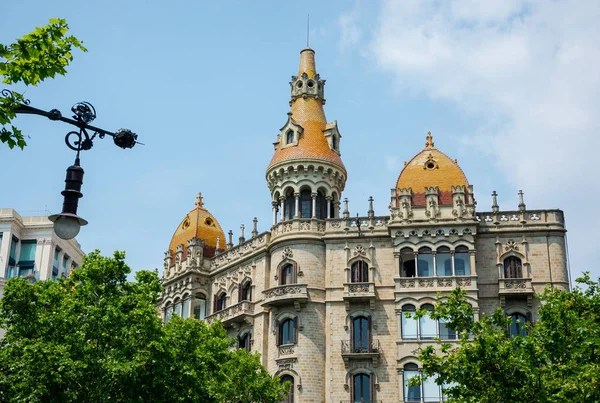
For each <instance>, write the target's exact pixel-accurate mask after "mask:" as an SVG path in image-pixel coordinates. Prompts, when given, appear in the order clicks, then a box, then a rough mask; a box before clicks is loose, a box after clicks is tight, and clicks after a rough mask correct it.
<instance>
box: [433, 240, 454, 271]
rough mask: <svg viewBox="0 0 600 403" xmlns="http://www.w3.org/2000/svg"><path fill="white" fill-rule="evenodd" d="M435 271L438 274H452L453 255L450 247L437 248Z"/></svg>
mask: <svg viewBox="0 0 600 403" xmlns="http://www.w3.org/2000/svg"><path fill="white" fill-rule="evenodd" d="M435 271H436V273H437V275H438V276H451V275H452V255H451V254H450V248H449V247H447V246H441V247H439V248H438V249H437V251H436V254H435Z"/></svg>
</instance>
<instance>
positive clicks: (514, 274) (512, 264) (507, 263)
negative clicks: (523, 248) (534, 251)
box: [504, 256, 523, 278]
mask: <svg viewBox="0 0 600 403" xmlns="http://www.w3.org/2000/svg"><path fill="white" fill-rule="evenodd" d="M504 278H523V266H522V264H521V259H519V258H518V257H516V256H509V257H507V258H506V259H504Z"/></svg>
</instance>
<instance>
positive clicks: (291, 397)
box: [281, 375, 294, 403]
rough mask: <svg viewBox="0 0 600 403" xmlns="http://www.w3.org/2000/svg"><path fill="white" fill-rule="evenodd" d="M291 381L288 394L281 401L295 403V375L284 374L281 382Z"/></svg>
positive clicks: (282, 402)
mask: <svg viewBox="0 0 600 403" xmlns="http://www.w3.org/2000/svg"><path fill="white" fill-rule="evenodd" d="M286 382H289V383H290V389H289V391H288V395H287V397H286V398H285V400H282V401H281V403H294V377H292V376H290V375H284V376H282V377H281V383H286Z"/></svg>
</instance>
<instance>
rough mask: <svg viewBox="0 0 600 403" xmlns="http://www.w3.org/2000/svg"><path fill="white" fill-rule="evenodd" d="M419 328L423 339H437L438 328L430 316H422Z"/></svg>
mask: <svg viewBox="0 0 600 403" xmlns="http://www.w3.org/2000/svg"><path fill="white" fill-rule="evenodd" d="M419 327H420V331H421V339H433V338H435V337H437V329H436V327H437V326H436V323H435V320H433V319H431V317H430V316H429V314H427V315H424V316H421V318H420V319H419Z"/></svg>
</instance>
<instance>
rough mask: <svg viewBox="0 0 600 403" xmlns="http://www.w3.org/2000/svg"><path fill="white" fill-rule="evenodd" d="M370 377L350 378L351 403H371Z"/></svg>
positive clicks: (359, 375)
mask: <svg viewBox="0 0 600 403" xmlns="http://www.w3.org/2000/svg"><path fill="white" fill-rule="evenodd" d="M371 395H372V388H371V376H370V375H367V374H356V375H354V376H353V377H352V402H353V403H371V402H372V401H373V400H372V397H371Z"/></svg>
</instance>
